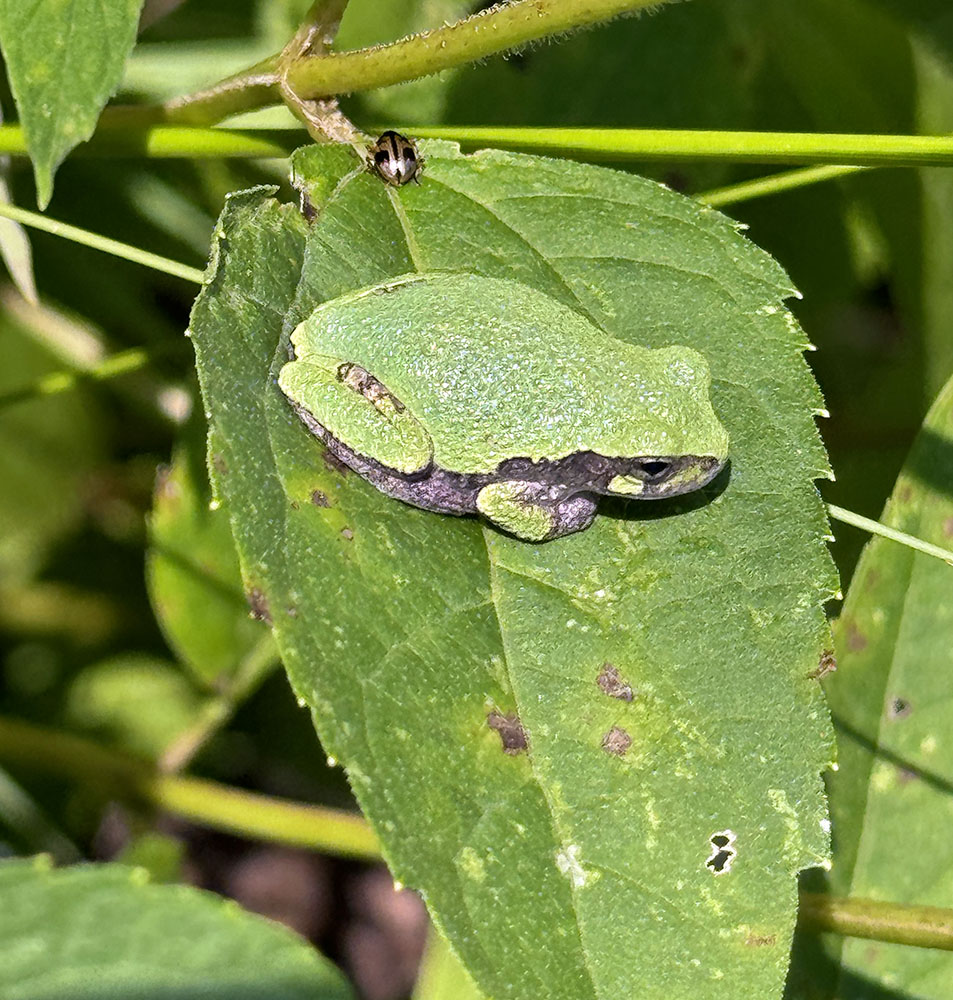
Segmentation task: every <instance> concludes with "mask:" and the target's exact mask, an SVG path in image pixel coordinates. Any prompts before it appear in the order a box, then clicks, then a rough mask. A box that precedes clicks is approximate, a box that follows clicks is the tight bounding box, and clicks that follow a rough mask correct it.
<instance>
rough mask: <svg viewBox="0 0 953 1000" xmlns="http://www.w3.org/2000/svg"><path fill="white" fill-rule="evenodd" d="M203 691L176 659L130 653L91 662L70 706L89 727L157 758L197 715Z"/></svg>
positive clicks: (77, 681)
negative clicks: (172, 660)
mask: <svg viewBox="0 0 953 1000" xmlns="http://www.w3.org/2000/svg"><path fill="white" fill-rule="evenodd" d="M200 708H201V700H200V698H199V695H198V693H197V692H196V690H195V689H194V688H193V687H192V685H191V684H189V681H188V679H187V678H186V677H184V676H183V675H182V673H181V671H179V670H178V669H177V668H176V667H175V665H174V664H172V663H169V662H168V661H167V660H161V659H159V658H158V657H155V656H149V655H148V654H145V653H125V654H123V655H121V656H114V657H111V658H110V659H108V660H103V661H101V662H99V663H94V664H92V665H91V666H88V667H85V668H84V669H83V670H82V671H80V673H79V674H78V675H77V677H76V679H75V680H74V681H73V682H72V684H71V685H70V691H69V698H68V704H67V711H68V713H69V716H70V718H71V720H72V721H73V722H74V723H75V724H76V725H78V726H80V727H82V728H83V729H87V730H93V731H94V732H96V733H98V734H102V735H105V736H108V739H109V742H110V743H117V744H119V745H120V746H123V747H126V748H127V749H129V750H132V751H134V752H135V753H137V754H141V755H142V756H145V757H151V758H157V757H158V756H159V755H160V754H161V753H162V751H163V750H164V749H165V748H166V747H167V746H168V745H169V744H170V743H171V742H172V741H173V740H174V739H175V737H176V736H178V735H179V734H180V733H182V732H183V731H184V730H185V729H186V728H188V726H190V725H191V724H192V723H193V722H194V721H195V719H196V717H197V716H198V714H199V711H200Z"/></svg>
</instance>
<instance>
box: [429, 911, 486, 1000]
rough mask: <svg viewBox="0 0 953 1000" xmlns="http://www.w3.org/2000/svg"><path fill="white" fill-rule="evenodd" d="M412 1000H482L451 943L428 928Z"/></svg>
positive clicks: (481, 995)
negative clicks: (428, 934) (454, 952)
mask: <svg viewBox="0 0 953 1000" xmlns="http://www.w3.org/2000/svg"><path fill="white" fill-rule="evenodd" d="M413 1000H484V998H483V994H482V993H479V992H478V991H477V988H476V987H475V986H474V985H473V980H472V979H471V978H470V977H469V976H468V975H467V970H466V969H465V968H464V967H463V966H462V965H461V964H460V962H459V960H458V959H457V957H456V955H454V954H453V952H452V951H451V950H450V946H449V945H448V944H447V942H446V941H445V940H444V939H443V938H442V937H441V936H440V934H439V933H438V932H437V931H435V930H433V929H431V931H430V938H429V940H428V942H427V950H426V952H424V957H423V960H422V961H421V963H420V975H419V977H418V979H417V985H416V987H415V989H414V998H413Z"/></svg>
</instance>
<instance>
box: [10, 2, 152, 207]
mask: <svg viewBox="0 0 953 1000" xmlns="http://www.w3.org/2000/svg"><path fill="white" fill-rule="evenodd" d="M141 6H142V0H33V2H32V3H23V2H22V0H0V48H2V49H3V58H4V61H5V62H6V67H7V75H8V77H9V79H10V89H11V90H12V91H13V96H14V98H15V99H16V102H17V109H18V111H19V113H20V122H21V124H22V125H23V131H24V135H25V136H26V142H27V147H28V148H29V150H30V158H31V159H32V160H33V171H34V174H35V176H36V192H37V194H36V200H37V203H38V204H39V206H40V208H45V207H46V206H47V204H48V203H49V200H50V196H51V195H52V193H53V174H54V173H55V172H56V168H57V167H58V166H59V165H60V163H62V162H63V159H64V157H65V156H66V154H67V153H69V151H70V150H71V149H72V148H73V147H74V146H76V145H77V144H78V143H80V142H83V141H85V140H86V139H88V138H89V137H90V136H91V135H92V134H93V129H95V127H96V122H97V120H98V119H99V113H100V111H102V109H103V105H105V103H106V101H107V100H109V98H110V97H111V96H112V95H113V93H115V90H116V87H117V86H118V84H119V80H120V78H121V76H122V68H123V63H124V62H125V61H126V56H127V55H128V54H129V51H130V49H131V48H132V46H133V44H134V43H135V40H136V26H137V24H138V21H139V8H140V7H141Z"/></svg>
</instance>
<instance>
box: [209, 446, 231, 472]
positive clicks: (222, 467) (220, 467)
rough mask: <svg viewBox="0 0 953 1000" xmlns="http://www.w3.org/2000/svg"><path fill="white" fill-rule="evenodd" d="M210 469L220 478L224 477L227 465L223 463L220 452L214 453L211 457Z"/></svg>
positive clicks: (223, 459)
mask: <svg viewBox="0 0 953 1000" xmlns="http://www.w3.org/2000/svg"><path fill="white" fill-rule="evenodd" d="M212 468H214V469H215V471H216V472H217V473H218V474H219V475H220V476H224V475H225V473H226V472H228V463H227V462H226V461H225V458H224V456H223V455H222V454H221V452H218V451H216V452H215V453H214V454H213V455H212Z"/></svg>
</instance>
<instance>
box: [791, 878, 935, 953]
mask: <svg viewBox="0 0 953 1000" xmlns="http://www.w3.org/2000/svg"><path fill="white" fill-rule="evenodd" d="M798 920H799V922H800V923H801V925H802V926H803V927H804V928H805V929H807V930H811V931H817V932H821V931H829V932H831V933H833V934H840V935H842V936H843V937H857V938H869V939H870V940H872V941H886V942H889V943H891V944H907V945H912V946H913V947H915V948H940V949H942V950H944V951H953V910H945V909H941V908H940V907H938V906H912V905H909V904H906V903H885V902H881V901H879V900H874V899H837V898H835V897H832V896H824V895H820V894H816V893H810V892H802V893H801V895H800V909H799V912H798Z"/></svg>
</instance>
